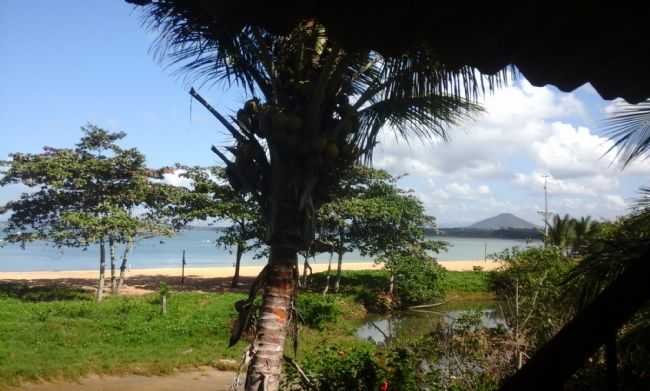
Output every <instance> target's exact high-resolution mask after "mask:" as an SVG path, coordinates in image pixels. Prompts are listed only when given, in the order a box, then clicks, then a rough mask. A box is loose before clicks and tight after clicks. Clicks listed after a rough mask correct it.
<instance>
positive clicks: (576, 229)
mask: <svg viewBox="0 0 650 391" xmlns="http://www.w3.org/2000/svg"><path fill="white" fill-rule="evenodd" d="M571 225H572V226H573V235H574V236H573V243H572V244H571V247H572V249H573V252H574V253H578V252H580V249H581V248H582V246H584V244H585V241H586V240H587V238H588V237H589V234H590V233H591V231H592V230H593V228H594V223H593V222H592V221H591V216H586V217H585V216H583V217H580V219H572V222H571Z"/></svg>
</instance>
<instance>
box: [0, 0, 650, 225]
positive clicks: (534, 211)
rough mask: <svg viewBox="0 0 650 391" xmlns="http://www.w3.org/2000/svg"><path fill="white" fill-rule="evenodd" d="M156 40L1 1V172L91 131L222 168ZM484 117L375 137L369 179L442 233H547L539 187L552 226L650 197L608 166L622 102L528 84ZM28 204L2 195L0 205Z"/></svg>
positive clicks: (112, 22) (219, 98) (75, 9)
mask: <svg viewBox="0 0 650 391" xmlns="http://www.w3.org/2000/svg"><path fill="white" fill-rule="evenodd" d="M155 38H156V34H155V33H154V32H151V31H148V30H147V29H146V28H145V27H143V26H142V19H141V15H140V14H139V11H137V10H134V8H133V7H132V6H131V5H129V4H126V3H125V2H124V1H120V0H111V1H106V0H103V1H102V0H86V1H71V0H69V1H63V0H62V1H56V2H51V1H45V0H42V1H20V0H0V53H2V57H0V74H1V75H2V82H1V83H0V160H4V159H6V158H7V156H8V154H9V153H12V152H31V153H36V152H38V151H40V150H41V149H42V147H43V146H46V145H47V146H54V147H70V146H72V145H74V143H76V142H77V141H78V139H79V138H80V136H81V132H80V127H81V126H83V125H85V124H86V123H89V122H90V123H93V124H96V125H98V126H100V127H103V128H106V129H108V130H111V131H124V132H127V133H128V137H127V138H126V139H124V140H123V143H122V144H123V146H125V147H137V148H138V149H140V150H141V151H142V152H143V153H144V154H145V155H146V157H147V161H148V164H149V165H151V166H156V167H159V166H169V165H173V164H174V163H176V162H182V163H184V164H190V165H211V164H216V163H217V160H216V159H215V156H214V155H213V154H212V153H211V152H210V146H211V145H212V144H215V145H226V144H228V142H229V140H228V138H227V137H226V135H225V131H224V130H223V129H222V128H220V127H219V126H218V125H217V124H216V123H215V121H214V120H213V118H212V117H211V116H210V115H209V114H208V113H206V112H205V110H203V108H202V107H201V106H200V105H198V104H197V103H196V102H195V103H193V104H191V103H190V97H189V95H188V93H187V91H188V90H189V88H190V87H191V83H190V81H188V80H186V79H184V78H183V75H180V74H178V73H177V72H175V69H174V68H169V67H166V66H165V64H164V63H161V61H159V59H158V58H156V56H155V53H154V52H153V51H152V50H151V48H152V43H153V42H154V40H155ZM195 87H199V86H195ZM197 89H198V91H199V92H200V93H201V94H202V95H203V96H204V97H206V99H208V100H209V101H210V102H211V103H212V104H213V105H214V106H216V107H218V108H219V109H220V110H223V111H225V112H228V113H230V112H234V111H236V109H237V108H239V107H240V106H241V105H242V104H243V102H244V101H245V100H246V99H247V97H246V95H245V93H244V92H243V91H242V90H241V89H239V88H237V87H236V86H232V87H230V88H228V86H224V85H212V86H211V85H204V86H200V88H197ZM481 103H482V104H483V106H484V108H485V113H483V114H480V115H476V116H475V117H474V118H473V119H472V120H470V121H465V122H464V123H462V124H459V125H458V126H453V127H451V128H450V129H449V134H450V136H451V137H450V139H451V140H450V141H449V142H441V141H439V140H434V141H431V142H426V143H421V142H419V141H418V140H412V141H411V142H410V143H406V142H403V141H400V140H399V139H397V138H396V137H395V135H394V133H393V132H392V130H391V129H390V128H387V129H385V131H384V132H383V133H382V135H381V137H380V145H379V146H378V147H377V149H376V152H375V155H374V165H375V167H379V168H384V169H386V170H388V171H389V172H391V173H393V174H396V175H399V174H405V173H408V174H409V175H408V176H406V177H405V178H404V179H402V180H401V181H400V185H402V186H403V187H406V188H410V189H413V190H414V191H415V193H416V194H417V195H418V196H419V197H420V198H421V200H422V201H423V202H424V204H425V206H426V208H427V211H428V212H429V213H430V214H432V215H433V216H435V217H436V218H437V220H438V224H439V225H440V226H463V225H467V224H471V223H473V222H475V221H478V220H480V219H483V218H487V217H491V216H493V215H495V214H498V213H502V212H509V213H514V214H516V215H518V216H520V217H522V218H524V219H527V220H529V221H531V222H533V223H536V224H540V225H541V216H540V214H539V213H538V212H539V211H541V210H543V208H544V190H543V186H544V179H543V176H544V175H548V176H549V177H548V197H549V210H550V211H551V212H554V213H560V214H564V213H569V214H571V215H574V216H583V215H591V216H593V217H594V218H597V219H612V218H615V217H616V216H620V215H623V214H625V213H626V212H627V211H628V210H629V207H630V206H631V205H632V204H633V202H634V200H635V198H636V197H637V191H638V190H637V189H638V188H639V186H641V185H648V184H649V182H648V176H649V174H650V161H641V162H637V163H635V164H633V165H632V166H630V167H628V168H626V169H625V170H622V169H621V167H620V165H618V164H617V163H616V162H614V161H613V155H612V154H609V155H606V154H605V153H606V151H607V150H608V149H609V147H610V146H611V142H610V141H609V140H607V138H606V137H604V136H603V135H602V132H601V131H600V129H601V127H602V119H604V118H605V117H606V115H607V113H608V112H610V111H611V110H612V108H613V107H614V106H615V105H616V104H617V102H616V101H614V102H610V101H605V100H603V99H601V98H600V96H599V95H598V93H597V92H596V91H595V90H594V89H593V88H592V87H591V86H590V85H588V84H587V85H584V86H582V87H580V88H579V89H577V90H575V91H573V92H570V93H564V92H561V91H559V90H558V89H556V88H555V87H552V86H545V87H533V86H532V85H530V83H528V82H527V81H526V80H525V78H523V77H522V78H519V79H518V80H517V81H516V83H514V84H513V85H511V86H509V87H507V88H504V89H501V90H498V91H496V92H495V93H493V94H490V95H487V96H485V97H484V98H483V99H482V102H481ZM167 180H168V181H169V182H170V183H177V182H178V181H179V179H178V177H177V176H175V175H169V176H168V178H167ZM23 191H25V188H24V187H22V186H20V185H12V186H7V187H4V188H0V204H4V203H5V202H7V201H9V200H11V199H14V198H16V197H18V196H19V194H20V193H21V192H23ZM0 219H2V217H1V216H0Z"/></svg>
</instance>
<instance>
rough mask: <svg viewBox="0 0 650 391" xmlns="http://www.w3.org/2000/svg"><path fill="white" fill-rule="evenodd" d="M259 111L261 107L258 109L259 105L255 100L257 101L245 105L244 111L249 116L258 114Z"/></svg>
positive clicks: (247, 102) (252, 100) (250, 101)
mask: <svg viewBox="0 0 650 391" xmlns="http://www.w3.org/2000/svg"><path fill="white" fill-rule="evenodd" d="M258 109H259V107H258V105H257V100H255V99H251V100H248V101H246V103H245V104H244V110H245V111H246V112H247V113H248V114H254V113H257V111H258Z"/></svg>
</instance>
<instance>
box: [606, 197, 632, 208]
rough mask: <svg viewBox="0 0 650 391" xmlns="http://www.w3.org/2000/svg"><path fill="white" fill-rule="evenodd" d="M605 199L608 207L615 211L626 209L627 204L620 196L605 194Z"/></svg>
mask: <svg viewBox="0 0 650 391" xmlns="http://www.w3.org/2000/svg"><path fill="white" fill-rule="evenodd" d="M605 199H606V200H607V202H608V203H609V205H610V207H612V208H616V209H625V208H627V203H626V202H625V200H624V199H623V197H621V196H620V195H617V194H607V195H606V196H605Z"/></svg>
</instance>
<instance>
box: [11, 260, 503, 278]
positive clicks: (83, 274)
mask: <svg viewBox="0 0 650 391" xmlns="http://www.w3.org/2000/svg"><path fill="white" fill-rule="evenodd" d="M438 263H439V264H440V265H441V266H442V267H444V268H445V269H447V270H449V271H471V270H473V268H474V266H480V267H481V268H483V270H484V271H490V270H494V269H496V268H497V267H499V263H498V262H495V261H483V260H474V261H473V260H457V261H438ZM262 267H263V265H257V266H242V267H241V268H240V272H239V273H240V275H241V276H242V277H255V276H257V275H258V274H259V272H260V271H261V270H262ZM311 267H312V271H313V273H318V272H324V271H327V264H324V263H316V264H312V265H311ZM381 268H382V265H381V264H379V265H378V264H375V263H373V262H353V261H348V262H343V270H380V269H381ZM299 269H300V273H301V274H302V263H300V265H299ZM332 270H333V271H335V270H336V263H335V262H333V263H332ZM98 273H99V272H98V271H97V270H61V271H30V272H0V281H2V280H58V279H66V278H68V279H69V278H79V279H92V278H97V277H98ZM180 275H181V268H180V267H174V268H169V267H168V268H151V269H132V270H129V271H128V272H127V278H129V277H135V276H147V277H152V276H164V277H180ZM232 275H233V267H232V266H211V267H186V268H185V276H186V277H194V278H215V277H232ZM106 276H107V277H108V276H110V270H108V269H107V270H106Z"/></svg>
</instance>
